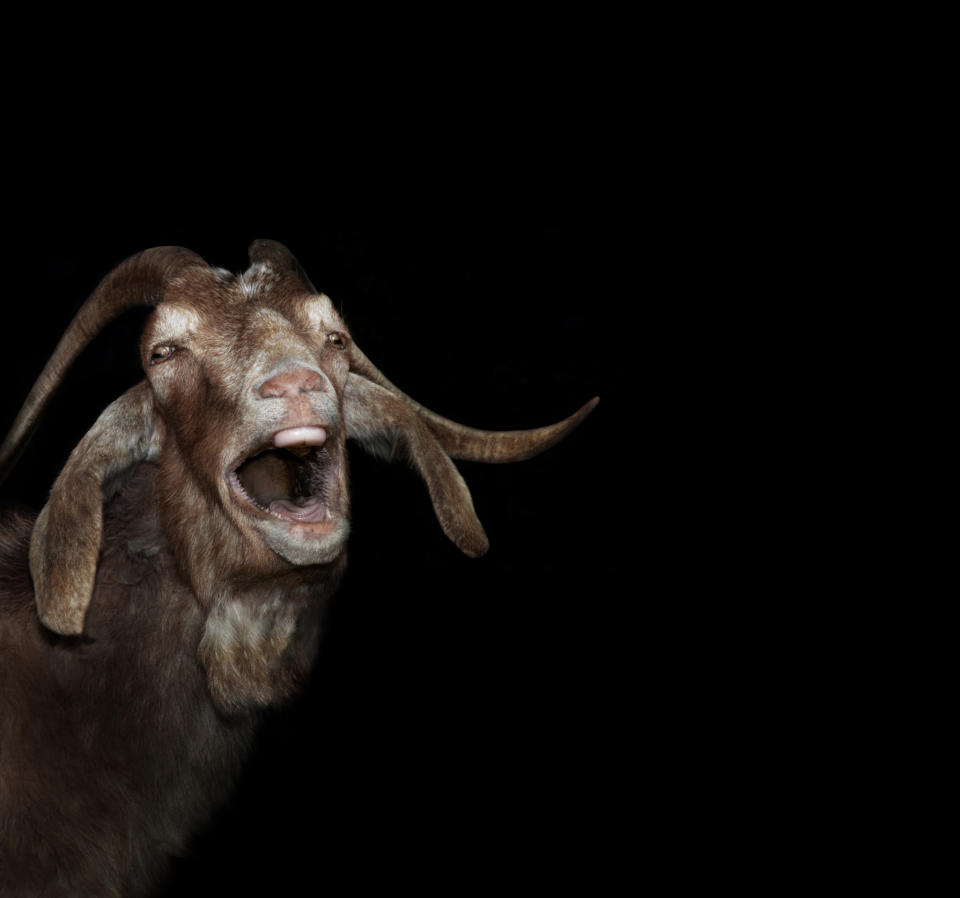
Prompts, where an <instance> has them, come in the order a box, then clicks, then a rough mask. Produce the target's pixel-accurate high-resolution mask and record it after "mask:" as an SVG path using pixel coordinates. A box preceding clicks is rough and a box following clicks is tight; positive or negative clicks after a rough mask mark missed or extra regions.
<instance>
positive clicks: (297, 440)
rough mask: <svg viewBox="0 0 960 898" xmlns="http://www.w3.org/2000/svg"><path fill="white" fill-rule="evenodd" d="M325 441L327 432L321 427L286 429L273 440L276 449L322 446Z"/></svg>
mask: <svg viewBox="0 0 960 898" xmlns="http://www.w3.org/2000/svg"><path fill="white" fill-rule="evenodd" d="M326 441H327V432H326V431H325V430H324V429H323V428H322V427H288V428H287V429H286V430H281V431H280V432H279V433H277V434H276V435H275V436H274V438H273V445H274V446H276V447H277V448H278V449H286V448H289V447H291V446H322V445H323V444H324V443H325V442H326Z"/></svg>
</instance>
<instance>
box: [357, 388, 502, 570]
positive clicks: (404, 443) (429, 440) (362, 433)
mask: <svg viewBox="0 0 960 898" xmlns="http://www.w3.org/2000/svg"><path fill="white" fill-rule="evenodd" d="M343 413H344V420H345V424H346V432H347V436H348V437H350V438H352V439H355V440H357V441H359V442H360V444H361V445H362V446H363V447H364V448H365V449H366V450H367V451H368V452H372V453H373V454H375V455H380V456H383V457H388V458H392V457H393V456H394V455H395V454H396V452H397V450H398V449H399V450H402V451H404V452H406V454H407V455H408V457H409V458H410V461H411V462H413V466H414V467H415V468H416V469H417V471H418V472H419V474H420V476H421V477H422V478H423V479H424V481H425V482H426V484H427V490H428V491H429V493H430V501H431V502H432V503H433V510H434V513H435V514H436V516H437V520H438V521H439V522H440V526H441V527H442V528H443V532H444V533H446V535H447V536H448V537H449V538H450V539H451V540H452V541H453V542H454V543H455V544H456V546H457V548H459V549H460V551H462V552H464V553H465V554H467V555H469V556H470V557H471V558H476V557H477V556H479V555H483V554H484V552H486V551H487V549H488V548H489V546H490V544H489V542H488V541H487V535H486V533H484V532H483V525H482V524H481V523H480V521H479V520H478V519H477V515H476V512H475V511H474V510H473V499H472V498H471V497H470V490H469V489H468V488H467V485H466V483H464V481H463V478H462V477H461V476H460V472H459V471H457V469H456V467H455V466H454V464H453V462H452V461H451V460H450V456H449V455H447V453H446V452H444V451H443V449H442V448H441V446H440V444H439V443H438V442H437V438H436V437H435V436H434V435H433V434H432V433H431V431H430V429H429V428H428V427H427V425H426V424H425V423H424V422H423V421H422V420H421V419H420V416H419V415H418V414H417V413H416V411H415V410H414V409H413V408H411V406H410V405H409V404H408V403H407V402H405V401H404V400H403V399H401V398H400V397H399V396H396V395H394V394H393V393H391V392H390V391H389V390H386V389H384V388H383V387H381V386H378V385H377V384H375V383H373V382H372V381H370V380H367V378H365V377H363V376H362V375H360V374H356V373H354V372H350V374H349V375H347V383H346V387H345V389H344V394H343Z"/></svg>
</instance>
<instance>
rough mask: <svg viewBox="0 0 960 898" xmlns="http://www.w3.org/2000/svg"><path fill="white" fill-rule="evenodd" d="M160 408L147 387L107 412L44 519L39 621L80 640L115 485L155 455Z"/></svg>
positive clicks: (35, 552)
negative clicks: (108, 493)
mask: <svg viewBox="0 0 960 898" xmlns="http://www.w3.org/2000/svg"><path fill="white" fill-rule="evenodd" d="M155 449H156V446H155V445H154V419H153V401H152V394H151V393H150V388H149V386H148V385H147V383H146V381H144V382H142V383H140V384H138V385H137V386H135V387H133V388H132V389H130V390H128V391H127V392H126V393H124V394H123V395H122V396H121V397H120V398H119V399H117V400H116V401H115V402H113V403H111V404H110V405H109V406H107V408H106V410H105V411H104V412H103V414H102V415H100V417H99V418H97V420H96V423H94V425H93V427H91V428H90V430H89V431H88V432H87V434H86V436H84V438H83V439H82V440H81V441H80V443H79V444H78V445H77V447H76V448H75V449H74V450H73V452H71V453H70V458H69V459H67V463H66V465H65V466H64V469H63V471H61V472H60V476H59V477H58V478H57V479H56V481H55V482H54V484H53V489H51V491H50V499H49V501H48V502H47V504H46V505H45V506H44V508H43V511H41V512H40V516H39V517H38V518H37V523H36V524H35V525H34V528H33V535H32V536H31V538H30V573H31V574H32V576H33V587H34V592H35V594H36V601H37V611H38V613H39V615H40V620H41V621H43V623H44V624H45V625H46V626H47V627H49V628H50V629H51V630H54V631H55V632H57V633H60V634H61V635H63V636H78V635H80V634H81V633H82V632H83V622H84V618H85V617H86V614H87V608H88V607H89V605H90V598H91V596H92V595H93V582H94V578H95V576H96V573H97V559H98V556H99V554H100V539H101V531H102V526H103V500H104V492H105V489H107V488H108V487H109V481H110V480H111V478H113V477H115V476H116V475H117V474H119V473H121V472H122V471H123V470H124V469H126V468H128V467H130V466H131V465H133V464H135V463H136V462H138V461H141V460H143V459H146V458H149V457H150V456H151V455H152V454H153V453H154V452H155Z"/></svg>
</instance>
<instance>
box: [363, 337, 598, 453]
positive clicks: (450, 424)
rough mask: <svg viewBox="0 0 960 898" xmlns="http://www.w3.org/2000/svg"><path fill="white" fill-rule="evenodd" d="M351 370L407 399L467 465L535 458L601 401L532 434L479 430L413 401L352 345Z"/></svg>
mask: <svg viewBox="0 0 960 898" xmlns="http://www.w3.org/2000/svg"><path fill="white" fill-rule="evenodd" d="M350 369H351V370H352V371H356V372H357V373H358V374H362V375H363V376H364V377H366V378H367V379H368V380H372V381H373V382H374V383H376V384H379V385H380V386H381V387H384V388H385V389H387V390H389V391H390V392H391V393H393V394H394V395H396V396H398V397H400V398H401V399H404V400H405V401H406V402H407V403H408V404H409V405H410V406H411V407H412V408H413V409H414V410H415V411H416V412H417V414H418V415H419V416H420V417H421V418H422V419H423V421H424V422H425V423H426V424H427V426H428V427H429V428H430V430H431V431H432V432H433V435H434V436H435V437H436V438H437V442H439V443H440V445H441V446H442V447H443V450H444V451H445V452H446V453H447V454H448V455H449V456H450V457H451V458H458V459H462V460H464V461H479V462H487V463H488V464H493V463H498V462H512V461H523V460H524V459H527V458H532V457H533V456H534V455H538V454H539V453H540V452H543V451H544V450H545V449H549V448H550V447H551V446H554V445H556V444H557V443H559V442H560V440H562V439H563V438H564V437H565V436H566V435H567V434H568V433H570V431H572V430H573V429H574V428H575V427H576V426H577V425H578V424H580V422H581V421H583V419H584V418H586V417H587V415H589V414H590V412H592V411H593V410H594V408H596V405H597V403H598V402H599V401H600V397H599V396H594V398H593V399H591V400H590V401H589V402H588V403H586V404H585V405H584V406H582V407H581V408H580V409H579V410H578V411H576V412H574V413H573V414H572V415H571V416H570V417H569V418H564V420H563V421H558V422H557V423H556V424H549V425H547V426H546V427H537V428H534V429H533V430H477V429H476V428H474V427H465V426H464V425H463V424H458V423H457V422H456V421H451V420H450V419H449V418H444V417H443V416H442V415H438V414H437V413H436V412H432V411H430V409H428V408H425V407H424V406H422V405H420V403H418V402H416V401H415V400H413V399H411V398H410V397H409V396H407V395H406V394H405V393H403V392H402V391H401V390H399V389H398V388H397V387H395V386H394V385H393V384H392V383H390V381H389V380H387V378H386V377H384V376H383V374H382V373H381V372H380V371H379V370H378V369H377V367H376V366H375V365H374V364H373V363H372V362H371V361H370V359H368V358H367V357H366V356H365V355H364V354H363V353H362V352H361V351H360V348H359V347H358V346H357V345H356V344H355V343H351V344H350Z"/></svg>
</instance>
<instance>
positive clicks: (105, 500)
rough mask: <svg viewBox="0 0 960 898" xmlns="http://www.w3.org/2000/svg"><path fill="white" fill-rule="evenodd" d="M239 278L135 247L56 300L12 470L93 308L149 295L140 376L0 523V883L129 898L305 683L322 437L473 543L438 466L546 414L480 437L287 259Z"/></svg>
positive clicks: (216, 800) (340, 477)
mask: <svg viewBox="0 0 960 898" xmlns="http://www.w3.org/2000/svg"><path fill="white" fill-rule="evenodd" d="M249 257H250V265H249V267H248V268H247V270H246V271H245V272H243V273H242V274H239V275H238V274H232V273H230V272H227V271H225V270H223V269H220V268H214V267H211V266H209V265H208V264H207V263H206V262H205V261H204V260H203V259H201V258H200V257H199V256H197V255H196V254H194V253H193V252H191V251H189V250H186V249H183V248H180V247H157V248H154V249H149V250H146V251H144V252H142V253H139V254H138V255H135V256H132V257H131V258H129V259H127V260H126V261H125V262H123V263H121V264H120V265H119V266H118V267H117V268H115V269H114V270H113V271H112V272H111V273H109V274H108V275H107V276H106V277H105V278H104V279H103V281H101V283H100V284H99V286H98V287H97V288H96V290H95V291H94V292H93V294H92V295H91V296H90V297H89V299H88V300H87V301H86V302H85V303H84V304H83V306H82V307H81V308H80V310H79V311H78V312H77V314H76V316H75V317H74V319H73V321H72V322H71V324H70V326H69V327H68V329H67V331H66V332H65V334H64V336H63V338H62V339H61V341H60V343H59V344H58V345H57V347H56V349H55V350H54V353H53V355H52V357H51V358H50V360H49V361H48V363H47V364H46V366H45V368H44V369H43V371H42V373H41V374H40V376H39V378H38V380H37V382H36V384H35V385H34V387H33V389H32V391H31V392H30V394H29V396H28V397H27V400H26V402H25V404H24V406H23V408H22V410H21V412H20V414H19V415H18V416H17V418H16V420H15V421H14V424H13V425H12V428H11V430H10V432H9V434H8V436H7V438H6V440H5V441H4V443H3V445H2V447H0V480H2V479H3V477H5V476H6V474H7V473H8V472H9V470H10V469H11V467H12V466H13V465H14V464H15V462H16V459H17V458H18V456H19V454H20V453H21V452H22V451H23V448H24V446H25V445H26V443H27V441H28V440H29V439H30V436H31V435H32V433H33V431H34V430H35V428H36V426H37V424H38V421H39V419H40V417H41V415H42V413H43V410H44V408H45V406H46V405H47V403H48V401H49V400H50V398H51V396H52V395H53V393H54V392H55V391H56V390H57V388H58V386H59V384H60V383H61V381H62V379H63V377H64V375H65V372H66V370H67V368H68V367H69V366H70V364H71V362H72V361H73V360H74V359H75V358H76V357H77V355H78V354H79V353H80V352H81V351H82V350H83V349H84V347H85V346H86V345H87V344H88V343H89V342H90V341H91V340H92V339H93V337H94V336H95V335H96V334H97V333H98V332H99V331H100V330H101V329H102V328H103V327H104V326H105V324H106V323H107V322H109V321H110V320H112V319H113V318H115V317H116V316H118V315H119V314H121V313H122V312H123V311H124V310H126V309H129V308H131V307H134V306H137V305H146V306H153V307H154V308H153V311H152V312H151V314H150V317H149V319H148V320H147V323H146V325H145V328H144V332H143V335H142V339H141V344H140V356H141V362H142V365H143V368H144V372H145V374H146V379H145V380H144V381H142V382H140V383H139V384H137V385H136V386H134V387H132V388H131V389H130V390H128V391H127V392H126V393H124V394H123V395H122V396H120V398H118V399H117V400H116V401H114V402H113V403H112V404H111V405H110V406H108V407H107V409H106V410H105V411H104V412H103V413H102V414H101V415H100V417H99V418H98V419H97V421H96V422H95V424H94V425H93V426H92V428H91V429H90V430H89V431H88V432H87V434H86V435H85V436H84V437H83V439H82V440H81V441H80V443H79V444H78V445H77V446H76V448H75V449H74V450H73V452H72V453H71V454H70V456H69V459H68V460H67V462H66V465H65V466H64V468H63V470H62V472H61V473H60V475H59V476H58V477H57V478H56V481H55V482H54V484H53V487H52V489H51V492H50V495H49V499H48V501H47V503H46V505H45V506H44V508H43V509H42V511H41V512H40V513H39V515H38V516H36V517H33V516H31V515H28V514H26V513H23V512H15V513H14V512H7V513H5V514H4V515H3V516H2V517H0V894H2V895H4V896H10V898H19V896H37V895H44V896H46V895H51V896H53V895H98V896H101V895H123V896H138V895H147V894H149V893H150V891H151V889H154V888H156V886H157V884H158V883H159V882H160V881H161V880H162V877H163V873H164V869H165V867H166V863H167V859H168V857H169V856H171V855H176V854H178V853H182V852H183V851H184V849H185V847H186V844H187V841H188V839H189V838H190V836H191V834H192V833H194V832H195V831H196V829H197V828H198V827H199V826H200V825H201V824H202V822H204V820H205V819H207V818H208V817H209V816H210V815H211V814H212V812H213V810H214V809H215V808H216V807H217V806H218V804H220V803H222V802H223V801H224V800H225V798H226V796H227V795H228V794H229V791H230V789H231V786H232V783H233V781H234V780H235V778H236V776H237V773H238V771H239V769H240V767H241V765H242V763H243V761H244V758H245V756H246V754H247V752H248V750H249V748H250V746H251V744H252V740H253V735H254V732H255V729H256V727H257V723H258V720H259V718H260V717H261V716H262V713H263V712H264V711H265V710H266V709H269V708H272V707H275V706H279V705H282V704H283V703H284V702H286V701H288V700H289V699H291V698H292V697H293V696H294V695H296V694H297V692H298V690H299V689H300V688H301V687H302V686H303V684H304V682H305V681H306V679H307V677H308V675H309V672H310V669H311V665H312V663H313V660H314V658H315V656H316V653H317V651H318V646H319V633H320V625H321V621H322V615H323V611H324V607H325V605H326V603H327V601H328V599H329V597H330V596H331V594H332V593H333V592H334V591H335V590H336V588H337V586H338V584H339V582H340V581H341V578H342V577H343V573H344V568H345V563H346V554H345V549H346V544H347V538H348V534H349V530H350V497H349V491H348V478H347V456H346V445H345V441H346V440H347V439H348V438H349V439H352V440H355V441H357V442H358V443H360V445H361V446H362V447H363V448H365V449H366V450H368V451H370V452H373V453H375V454H378V455H380V456H383V457H386V458H392V457H394V456H395V455H397V454H401V455H404V456H406V457H407V458H408V460H409V461H410V462H411V463H412V465H413V467H414V468H415V469H416V471H417V472H418V473H419V475H420V476H421V477H422V479H423V480H424V482H425V483H426V486H427V490H428V492H429V496H430V499H431V502H432V505H433V509H434V511H435V514H436V517H437V519H438V521H439V523H440V526H441V528H442V529H443V531H444V533H445V534H446V535H447V536H448V537H449V538H450V539H451V540H452V541H453V542H454V544H455V545H456V546H457V547H458V548H459V549H460V550H462V551H463V552H464V553H466V554H467V555H468V556H471V557H476V556H479V555H482V554H483V553H484V552H485V551H486V550H487V547H488V541H487V537H486V534H485V533H484V530H483V527H482V525H481V524H480V522H479V520H478V519H477V516H476V514H475V512H474V508H473V503H472V500H471V497H470V492H469V490H468V488H467V486H466V484H465V483H464V481H463V479H462V477H461V476H460V474H459V472H458V471H457V469H456V467H455V465H454V463H453V461H452V459H466V460H472V461H481V462H509V461H516V460H519V459H524V458H529V457H530V456H532V455H535V454H536V453H538V452H541V451H542V450H544V449H546V448H548V447H549V446H552V445H554V444H555V443H557V442H558V441H559V440H560V439H562V438H563V437H564V436H566V435H567V434H568V433H569V432H570V431H571V430H572V429H573V428H574V427H576V426H577V425H578V424H579V423H580V422H581V421H582V420H583V419H584V418H585V417H586V415H587V414H589V412H590V411H591V410H592V409H593V408H594V406H595V405H596V403H597V401H598V400H597V399H596V398H595V399H593V400H591V401H590V402H588V403H587V404H586V405H584V406H583V407H582V408H581V409H580V410H579V411H577V412H576V413H575V414H573V415H571V416H570V417H569V418H567V419H565V420H563V421H561V422H558V423H557V424H553V425H549V426H547V427H541V428H538V429H534V430H527V431H501V432H494V431H481V430H476V429H472V428H468V427H465V426H463V425H460V424H457V423H455V422H453V421H450V420H448V419H446V418H444V417H441V416H440V415H438V414H436V413H434V412H432V411H430V410H428V409H426V408H424V407H423V406H422V405H420V404H418V403H417V402H415V401H414V400H413V399H411V398H410V397H409V396H407V395H405V394H404V393H403V392H401V391H400V390H399V389H398V388H397V387H395V386H394V385H393V384H392V383H391V382H390V381H389V380H387V378H386V377H385V376H384V375H383V374H382V373H381V372H380V371H379V370H378V369H377V368H376V367H375V366H374V364H373V363H372V362H371V361H370V360H369V359H367V357H366V356H365V355H364V354H363V352H361V350H360V348H359V347H358V346H357V344H356V343H355V342H354V340H353V338H352V336H351V334H350V333H349V331H348V329H347V327H346V325H345V324H344V322H343V320H342V318H341V317H340V315H339V314H338V313H337V311H336V310H335V308H334V306H333V304H332V303H331V301H330V299H329V298H328V297H327V296H325V295H324V294H322V293H320V292H319V291H317V290H316V289H315V288H314V287H313V285H312V284H311V283H310V281H309V279H308V277H307V275H306V273H305V272H304V271H303V269H302V268H301V266H300V265H299V263H298V262H297V260H296V259H295V258H294V256H293V255H292V254H291V253H290V251H289V250H288V249H287V248H286V247H284V246H282V245H280V244H278V243H275V242H273V241H267V240H258V241H255V242H254V243H253V244H252V245H251V247H250V250H249Z"/></svg>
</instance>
